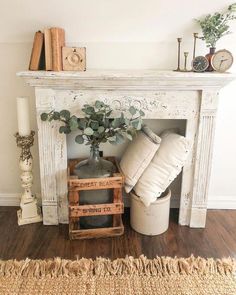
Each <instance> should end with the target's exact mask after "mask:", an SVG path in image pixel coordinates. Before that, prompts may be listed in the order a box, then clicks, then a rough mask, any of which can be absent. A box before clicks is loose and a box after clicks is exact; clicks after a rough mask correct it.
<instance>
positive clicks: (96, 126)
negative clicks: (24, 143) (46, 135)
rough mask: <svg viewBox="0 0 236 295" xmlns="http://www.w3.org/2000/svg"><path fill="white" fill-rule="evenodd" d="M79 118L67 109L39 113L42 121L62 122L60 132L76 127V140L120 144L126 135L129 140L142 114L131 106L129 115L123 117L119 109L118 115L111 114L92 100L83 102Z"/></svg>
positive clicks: (133, 134) (100, 102)
mask: <svg viewBox="0 0 236 295" xmlns="http://www.w3.org/2000/svg"><path fill="white" fill-rule="evenodd" d="M82 111H83V113H84V117H83V118H78V117H77V116H75V115H71V113H70V112H69V111H68V110H62V111H60V112H57V111H51V112H49V113H42V114H41V120H42V121H53V120H55V121H60V122H61V123H62V126H60V128H59V132H60V133H65V134H69V133H71V132H72V131H75V130H79V134H78V135H77V136H76V137H75V141H76V142H77V143H78V144H83V143H85V144H86V145H99V144H100V143H105V142H109V143H111V144H121V143H123V142H124V141H125V139H126V138H127V139H128V140H132V139H133V138H134V136H135V135H136V132H137V130H140V129H141V127H142V117H143V116H144V115H145V114H144V112H143V111H142V110H138V109H136V108H135V107H133V106H131V107H130V108H129V116H128V117H125V115H124V113H123V112H121V113H120V116H119V117H116V118H111V117H110V116H111V114H112V112H113V110H112V109H111V107H110V106H109V105H107V104H105V103H103V102H102V101H98V100H97V101H96V102H95V104H94V105H89V104H85V105H84V106H83V108H82Z"/></svg>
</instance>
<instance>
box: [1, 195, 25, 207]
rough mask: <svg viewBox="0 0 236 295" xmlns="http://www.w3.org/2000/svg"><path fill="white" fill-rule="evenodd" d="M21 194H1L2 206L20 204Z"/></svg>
mask: <svg viewBox="0 0 236 295" xmlns="http://www.w3.org/2000/svg"><path fill="white" fill-rule="evenodd" d="M20 197H21V195H20V194H0V206H19V205H20Z"/></svg>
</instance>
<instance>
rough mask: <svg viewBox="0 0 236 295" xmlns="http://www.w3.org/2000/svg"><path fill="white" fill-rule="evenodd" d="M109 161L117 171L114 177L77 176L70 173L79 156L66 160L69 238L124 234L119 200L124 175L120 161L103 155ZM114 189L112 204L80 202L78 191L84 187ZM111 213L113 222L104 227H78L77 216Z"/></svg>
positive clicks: (122, 204)
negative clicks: (109, 225) (82, 203)
mask: <svg viewBox="0 0 236 295" xmlns="http://www.w3.org/2000/svg"><path fill="white" fill-rule="evenodd" d="M105 159H107V160H109V161H111V162H112V163H113V164H114V165H115V167H116V172H115V173H113V176H111V177H106V178H90V179H79V178H77V176H74V175H73V171H74V168H75V165H76V164H78V163H79V162H80V161H81V159H73V160H69V162H68V191H69V193H68V198H69V237H70V239H71V240H74V239H91V238H104V237H113V236H120V235H122V234H123V233H124V226H123V222H122V213H124V203H123V200H122V187H123V184H124V176H123V175H122V173H121V171H120V168H119V164H118V163H117V161H116V159H115V158H114V157H107V158H105ZM100 189H113V196H114V197H113V203H109V204H96V205H94V204H93V205H80V204H79V192H80V191H83V190H100ZM96 215H113V224H112V226H111V227H107V228H96V229H80V228H79V218H80V217H81V216H96Z"/></svg>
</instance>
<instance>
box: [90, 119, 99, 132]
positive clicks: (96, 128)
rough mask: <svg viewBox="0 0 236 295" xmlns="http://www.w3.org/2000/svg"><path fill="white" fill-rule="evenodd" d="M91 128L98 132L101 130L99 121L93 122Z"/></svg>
mask: <svg viewBox="0 0 236 295" xmlns="http://www.w3.org/2000/svg"><path fill="white" fill-rule="evenodd" d="M90 127H91V128H92V129H93V130H98V128H99V123H98V121H92V122H91V123H90Z"/></svg>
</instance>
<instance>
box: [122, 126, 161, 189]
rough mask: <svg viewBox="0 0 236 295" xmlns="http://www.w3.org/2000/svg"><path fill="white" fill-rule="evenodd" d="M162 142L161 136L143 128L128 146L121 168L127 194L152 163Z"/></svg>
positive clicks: (145, 127)
mask: <svg viewBox="0 0 236 295" xmlns="http://www.w3.org/2000/svg"><path fill="white" fill-rule="evenodd" d="M160 142H161V138H160V137H159V136H157V135H156V134H155V133H153V132H152V130H151V129H150V128H148V127H147V126H143V128H142V130H141V131H140V132H139V133H138V135H137V136H136V137H135V138H134V139H133V140H132V141H131V143H130V144H129V145H128V147H127V149H126V150H125V152H124V154H123V156H122V159H121V162H120V168H121V170H122V172H123V174H124V176H125V191H126V192H127V193H129V192H130V191H131V190H132V188H133V187H134V186H135V184H136V183H137V181H138V179H139V177H140V176H141V175H142V173H143V171H144V170H145V169H146V168H147V166H148V165H149V163H150V162H151V160H152V158H153V156H154V155H155V153H156V151H157V150H158V148H159V146H160Z"/></svg>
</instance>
